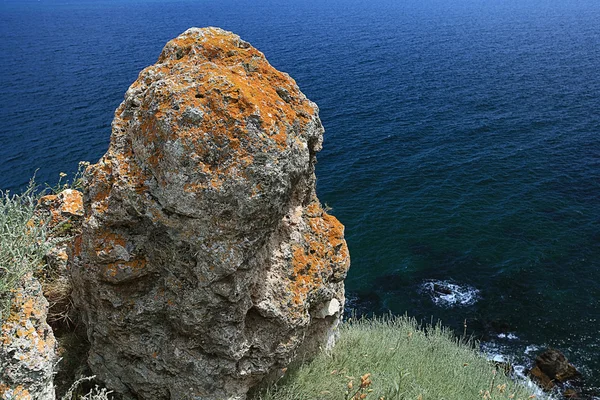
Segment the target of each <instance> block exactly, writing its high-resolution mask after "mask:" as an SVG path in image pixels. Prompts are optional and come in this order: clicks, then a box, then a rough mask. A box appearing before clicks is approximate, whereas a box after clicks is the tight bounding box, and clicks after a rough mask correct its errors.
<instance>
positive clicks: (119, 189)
mask: <svg viewBox="0 0 600 400" xmlns="http://www.w3.org/2000/svg"><path fill="white" fill-rule="evenodd" d="M322 135H323V127H322V125H321V122H320V120H319V117H318V108H317V106H316V105H315V104H314V103H312V102H311V101H309V100H308V99H307V98H306V97H305V96H304V95H303V94H302V93H301V92H300V90H299V89H298V87H297V85H296V84H295V82H294V80H293V79H291V78H290V77H289V76H288V75H286V74H284V73H282V72H279V71H277V70H276V69H275V68H273V67H272V66H271V65H270V64H269V63H268V62H267V61H266V59H265V57H264V55H263V54H262V53H260V52H259V51H258V50H256V49H255V48H253V47H252V46H251V45H250V44H248V43H247V42H245V41H243V40H241V39H240V38H239V37H238V36H237V35H234V34H232V33H230V32H226V31H223V30H221V29H218V28H206V29H197V28H192V29H189V30H187V31H186V32H184V33H183V34H182V35H180V36H179V37H177V38H176V39H174V40H172V41H170V42H169V43H167V45H166V46H165V48H164V49H163V51H162V54H161V55H160V57H159V59H158V62H157V63H156V64H155V65H153V66H150V67H148V68H146V69H144V70H143V71H142V72H141V73H140V75H139V77H138V79H137V80H136V81H135V82H134V83H133V84H132V85H131V87H130V88H129V90H128V91H127V93H126V95H125V100H124V101H123V103H122V104H121V105H120V107H119V108H118V109H117V111H116V113H115V119H114V121H113V124H112V136H111V143H110V147H109V149H108V151H107V153H106V154H105V155H104V157H102V159H101V160H100V161H99V162H98V163H97V164H95V165H92V166H90V167H89V168H88V169H87V171H86V174H85V192H84V213H85V215H84V220H83V228H82V229H83V230H82V234H81V235H80V236H78V237H77V238H76V239H75V244H74V246H73V252H72V253H73V254H72V261H71V274H72V280H73V287H74V293H73V297H74V300H75V302H76V304H77V306H78V307H79V309H80V310H81V312H82V316H83V320H84V322H85V324H86V326H87V335H88V339H89V341H90V343H91V350H90V355H89V359H88V362H89V365H90V367H91V369H92V371H93V372H94V374H96V375H97V376H98V378H99V379H100V380H102V381H104V382H105V383H106V384H107V386H108V387H110V388H112V389H114V390H116V391H117V392H119V393H121V394H123V395H125V396H131V397H133V396H135V397H137V398H144V399H169V398H173V399H175V398H177V399H188V398H201V399H207V400H208V399H224V398H228V399H243V398H245V396H246V393H247V391H248V390H249V389H250V388H252V387H253V386H255V385H256V384H258V383H259V382H261V381H262V380H263V379H265V378H267V377H269V376H276V375H277V374H278V373H279V372H278V371H280V370H281V369H283V368H286V367H287V365H288V364H289V363H290V362H291V361H292V360H293V359H295V358H296V357H299V356H302V357H304V356H311V355H313V354H314V353H315V352H316V351H317V350H318V349H319V348H320V347H323V348H324V347H328V346H331V345H332V343H333V332H334V328H335V327H336V326H337V324H338V322H339V320H340V317H341V314H342V311H343V305H344V284H343V280H344V278H345V276H346V272H347V270H348V267H349V263H350V260H349V254H348V249H347V247H346V243H345V240H344V228H343V226H342V225H341V224H340V223H339V222H338V221H337V220H336V219H335V218H334V217H332V216H330V215H328V214H327V213H326V212H325V211H324V210H323V208H322V207H321V204H320V203H319V200H318V199H317V197H316V194H315V174H314V164H315V162H316V153H317V152H318V151H319V150H320V149H321V144H322Z"/></svg>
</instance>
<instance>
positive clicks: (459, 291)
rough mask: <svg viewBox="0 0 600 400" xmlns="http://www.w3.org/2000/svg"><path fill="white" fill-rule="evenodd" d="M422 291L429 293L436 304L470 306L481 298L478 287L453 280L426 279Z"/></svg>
mask: <svg viewBox="0 0 600 400" xmlns="http://www.w3.org/2000/svg"><path fill="white" fill-rule="evenodd" d="M421 292H423V293H427V294H428V295H429V296H430V297H431V300H433V302H434V303H435V304H437V305H439V306H446V307H454V306H469V305H472V304H474V303H475V302H476V301H477V300H478V299H479V290H478V289H476V288H474V287H472V286H469V285H459V284H457V283H453V282H451V281H438V280H429V281H426V282H424V283H423V284H422V285H421Z"/></svg>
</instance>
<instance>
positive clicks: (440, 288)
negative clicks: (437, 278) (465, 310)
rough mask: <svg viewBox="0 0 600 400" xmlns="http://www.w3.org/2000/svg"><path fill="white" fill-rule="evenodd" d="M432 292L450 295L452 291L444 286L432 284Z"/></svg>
mask: <svg viewBox="0 0 600 400" xmlns="http://www.w3.org/2000/svg"><path fill="white" fill-rule="evenodd" d="M433 291H434V292H436V293H441V294H452V290H451V289H450V288H449V287H447V286H444V285H440V284H439V283H434V284H433Z"/></svg>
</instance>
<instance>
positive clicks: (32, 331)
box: [0, 274, 56, 399]
mask: <svg viewBox="0 0 600 400" xmlns="http://www.w3.org/2000/svg"><path fill="white" fill-rule="evenodd" d="M47 311H48V302H47V301H46V299H45V298H44V297H43V295H42V289H41V285H40V284H39V282H38V281H37V280H36V279H35V278H33V276H32V275H31V274H28V275H26V276H25V277H24V278H23V279H22V280H21V281H20V282H19V286H18V287H17V289H16V291H15V292H14V294H13V297H12V299H11V306H10V311H9V314H8V316H7V317H6V318H4V319H3V322H2V327H1V328H0V365H1V366H2V370H0V382H2V386H0V395H1V396H2V397H1V398H2V399H31V398H50V397H45V396H44V394H45V395H49V393H53V391H54V389H53V386H52V378H53V368H54V363H55V362H56V353H55V346H56V341H55V339H54V335H53V334H52V330H51V329H50V327H49V326H48V324H47V323H46V313H47ZM52 398H53V397H52Z"/></svg>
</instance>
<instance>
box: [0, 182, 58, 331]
mask: <svg viewBox="0 0 600 400" xmlns="http://www.w3.org/2000/svg"><path fill="white" fill-rule="evenodd" d="M37 200H38V197H37V196H35V195H34V185H33V183H32V184H30V185H29V188H28V189H27V190H26V191H25V192H24V193H22V194H11V193H10V192H0V321H3V320H4V318H5V317H6V316H7V312H8V308H9V306H10V300H11V291H12V290H13V289H14V288H15V287H16V285H17V283H18V282H19V280H20V279H21V278H22V277H23V276H25V274H27V273H28V272H33V271H35V270H36V269H39V268H40V267H41V266H42V265H43V257H44V254H45V252H46V251H47V250H48V246H47V244H46V224H45V223H43V221H42V223H34V222H33V220H32V218H33V214H34V211H35V207H36V206H37Z"/></svg>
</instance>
